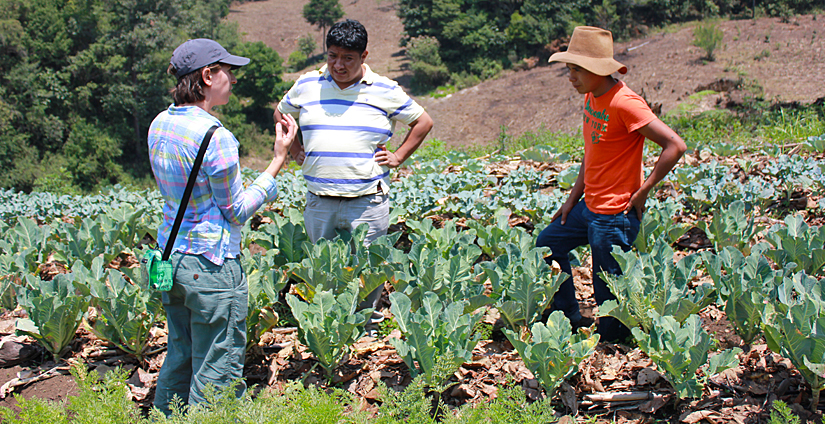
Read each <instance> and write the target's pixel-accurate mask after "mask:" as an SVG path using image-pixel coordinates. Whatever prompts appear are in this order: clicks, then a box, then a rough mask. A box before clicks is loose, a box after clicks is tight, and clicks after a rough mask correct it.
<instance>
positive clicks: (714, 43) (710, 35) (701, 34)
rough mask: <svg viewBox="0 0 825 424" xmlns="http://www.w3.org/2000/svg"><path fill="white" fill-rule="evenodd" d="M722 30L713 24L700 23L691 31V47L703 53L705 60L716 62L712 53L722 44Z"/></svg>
mask: <svg viewBox="0 0 825 424" xmlns="http://www.w3.org/2000/svg"><path fill="white" fill-rule="evenodd" d="M723 35H724V34H723V33H722V30H721V29H719V27H717V26H716V24H715V23H710V22H709V23H702V24H699V25H697V26H696V28H694V30H693V37H694V38H693V45H695V46H697V47H699V48H701V49H702V50H704V51H705V59H707V60H709V61H711V62H713V61H714V60H716V56H715V54H714V52H715V51H716V49H717V48H719V45H720V44H721V43H722V37H723Z"/></svg>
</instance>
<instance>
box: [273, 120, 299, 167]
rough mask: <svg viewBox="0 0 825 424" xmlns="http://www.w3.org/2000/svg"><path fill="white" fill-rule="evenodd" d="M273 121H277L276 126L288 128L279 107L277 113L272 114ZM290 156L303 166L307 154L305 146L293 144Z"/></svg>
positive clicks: (290, 148) (290, 147)
mask: <svg viewBox="0 0 825 424" xmlns="http://www.w3.org/2000/svg"><path fill="white" fill-rule="evenodd" d="M272 120H273V121H275V125H278V123H279V122H280V123H281V125H283V126H284V128H288V127H287V122H286V119H285V118H284V116H283V115H281V112H280V111H279V110H278V107H277V106H276V107H275V112H274V113H273V114H272ZM289 154H290V155H291V156H292V158H293V159H295V162H297V163H298V165H303V163H304V159H306V153H305V152H304V146H303V145H302V144H301V143H292V145H291V146H289Z"/></svg>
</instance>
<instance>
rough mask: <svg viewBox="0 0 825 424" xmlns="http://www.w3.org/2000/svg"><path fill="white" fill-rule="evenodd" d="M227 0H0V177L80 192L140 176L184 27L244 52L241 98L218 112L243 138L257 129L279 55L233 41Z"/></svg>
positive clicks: (144, 179)
mask: <svg viewBox="0 0 825 424" xmlns="http://www.w3.org/2000/svg"><path fill="white" fill-rule="evenodd" d="M229 3H230V0H174V1H172V0H71V1H66V0H0V187H6V188H9V187H13V188H15V189H18V190H23V191H31V190H43V191H57V192H77V191H85V192H89V191H92V190H95V189H97V188H99V187H104V186H107V185H111V184H116V183H137V184H146V183H148V182H150V181H151V171H150V169H149V163H148V161H147V160H145V158H146V157H147V155H148V152H147V145H146V134H147V131H148V128H149V124H150V123H151V121H152V119H153V118H154V117H155V115H156V114H157V113H158V112H160V111H161V110H163V109H164V108H165V107H167V106H168V105H169V104H170V103H171V100H170V97H169V95H168V90H169V88H171V86H172V84H173V83H174V79H173V77H171V76H169V75H167V74H166V68H167V66H168V63H169V62H168V61H169V56H170V55H171V52H172V50H173V49H174V48H175V46H177V45H179V44H180V43H181V42H183V41H185V40H186V39H189V38H199V37H206V38H212V39H215V40H217V41H219V42H220V43H221V44H222V45H223V46H225V47H227V49H229V50H230V51H232V52H233V53H235V54H240V55H244V56H247V57H250V58H252V63H251V64H250V65H249V66H248V67H244V68H243V72H244V77H243V78H241V80H240V82H239V83H238V84H237V86H236V87H235V92H236V93H237V94H238V95H239V97H241V98H244V102H243V103H241V102H240V101H239V100H238V99H237V98H234V99H233V102H232V103H231V104H229V105H226V106H225V107H224V109H223V110H222V112H223V116H222V119H224V121H230V122H225V123H227V125H231V126H232V128H233V131H236V129H237V131H236V134H238V133H239V132H240V134H242V135H247V133H248V134H250V135H252V137H249V138H246V137H243V138H244V139H246V140H251V143H253V144H254V143H255V141H256V140H258V141H260V139H261V138H262V137H263V138H266V137H267V136H268V135H267V134H266V133H265V132H262V131H261V130H260V129H258V127H260V126H264V125H267V124H268V123H269V122H270V121H271V118H270V117H268V116H265V115H266V110H265V108H266V107H267V106H268V104H269V102H270V101H272V99H274V98H276V97H278V96H280V94H281V92H282V91H283V89H284V87H283V83H282V81H281V79H280V76H281V74H282V69H281V59H280V58H279V57H278V54H277V53H276V52H275V51H274V50H272V49H271V48H269V47H267V46H265V45H264V44H263V43H260V42H259V43H244V42H241V40H240V35H239V34H240V33H239V31H238V28H237V25H234V24H231V23H226V22H223V21H222V18H223V17H225V16H226V15H227V14H228V13H229ZM239 138H242V137H239ZM260 144H266V143H260ZM250 147H254V146H249V145H245V146H242V149H243V148H250Z"/></svg>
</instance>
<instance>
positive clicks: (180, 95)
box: [166, 63, 221, 106]
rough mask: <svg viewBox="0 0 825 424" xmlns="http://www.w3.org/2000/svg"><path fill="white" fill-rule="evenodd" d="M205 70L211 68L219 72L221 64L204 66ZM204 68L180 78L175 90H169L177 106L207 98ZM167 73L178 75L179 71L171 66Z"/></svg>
mask: <svg viewBox="0 0 825 424" xmlns="http://www.w3.org/2000/svg"><path fill="white" fill-rule="evenodd" d="M203 68H209V69H210V70H212V72H217V71H218V70H219V69H220V68H221V64H220V63H213V64H211V65H207V66H204V67H203ZM203 68H200V69H197V70H194V71H192V72H190V73H188V74H186V75H184V76H182V77H180V78H178V83H177V84H175V87H174V88H172V89H171V90H169V94H171V95H172V100H173V101H174V102H175V106H180V105H185V104H191V103H196V102H199V101H201V100H203V99H205V98H206V96H204V94H203V87H204V86H205V84H204V81H203V72H202V70H203ZM166 73H167V74H169V75H175V73H177V69H175V67H174V66H172V65H169V68H168V69H167V70H166Z"/></svg>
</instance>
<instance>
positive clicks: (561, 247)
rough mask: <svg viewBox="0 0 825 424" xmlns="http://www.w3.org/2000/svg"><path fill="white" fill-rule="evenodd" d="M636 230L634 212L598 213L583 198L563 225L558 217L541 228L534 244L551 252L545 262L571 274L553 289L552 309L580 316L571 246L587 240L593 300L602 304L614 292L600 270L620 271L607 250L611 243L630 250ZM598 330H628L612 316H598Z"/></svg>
mask: <svg viewBox="0 0 825 424" xmlns="http://www.w3.org/2000/svg"><path fill="white" fill-rule="evenodd" d="M638 234H639V218H638V217H637V216H636V214H635V213H628V214H624V213H623V212H620V213H617V214H615V215H601V214H597V213H594V212H592V211H590V209H588V208H587V205H586V204H585V202H584V200H582V201H580V202H579V203H577V204H576V206H574V207H573V210H571V211H570V213H569V214H568V215H567V222H566V223H565V224H564V225H562V224H561V219H560V218H559V219H556V220H555V221H553V222H552V223H551V224H550V225H548V226H547V228H545V229H544V230H542V232H541V234H539V237H538V239H537V240H536V246H538V247H545V246H546V247H549V248H550V249H551V250H552V253H551V255H550V256H549V257H548V258H546V260H547V263H548V264H549V263H550V262H551V261H556V263H558V264H559V267H560V268H561V270H562V271H564V272H566V273H567V274H568V275H571V277H570V278H568V279H567V280H566V281H565V282H564V283H562V285H561V287H559V291H558V292H556V296H555V297H554V298H553V305H552V309H553V310H560V311H562V312H564V315H565V316H567V318H569V319H570V321H571V322H573V323H575V322H576V321H578V320H580V319H581V313H580V312H579V302H578V301H577V300H576V287H575V286H574V285H573V277H572V275H573V273H572V270H571V268H570V257H569V254H570V251H572V250H573V249H575V248H577V247H579V246H584V245H588V244H589V245H590V251H591V257H592V260H593V295H594V297H595V298H596V303H597V304H598V305H601V304H602V303H604V301H605V300H610V299H615V298H616V296H614V295H613V293H611V292H610V289H609V288H608V287H607V283H605V282H604V280H602V279H601V277H599V273H600V272H602V271H606V272H607V273H609V274H613V275H619V274H621V273H622V269H621V267H619V264H618V263H617V262H616V260H615V259H614V258H613V256H612V255H611V254H610V252H611V251H612V250H613V246H619V247H621V248H622V250H624V251H625V252H626V251H628V250H630V247H631V246H632V245H633V242H634V241H635V240H636V235H638ZM599 334H601V335H602V338H603V339H605V340H618V339H622V338H624V337H626V336H627V335H628V334H629V331H628V329H627V328H626V327H625V326H624V325H622V323H621V322H619V321H618V320H616V319H615V318H612V317H602V318H599Z"/></svg>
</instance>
